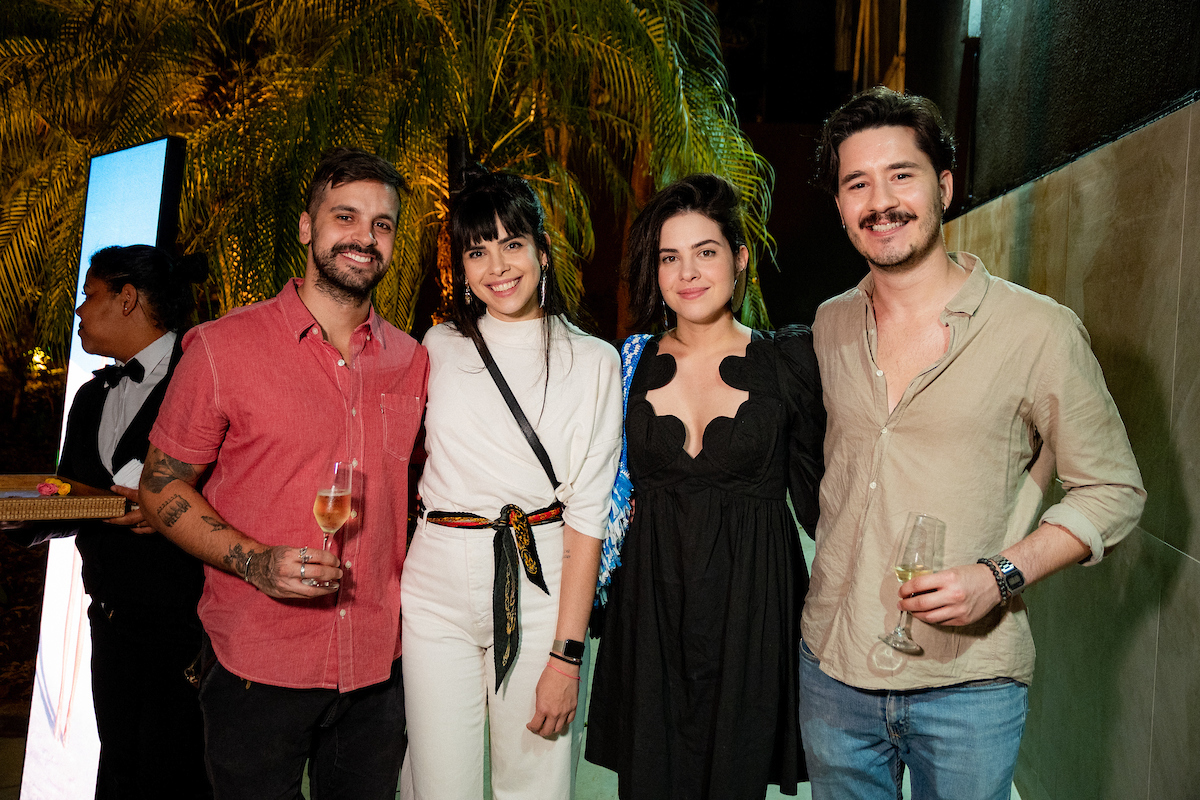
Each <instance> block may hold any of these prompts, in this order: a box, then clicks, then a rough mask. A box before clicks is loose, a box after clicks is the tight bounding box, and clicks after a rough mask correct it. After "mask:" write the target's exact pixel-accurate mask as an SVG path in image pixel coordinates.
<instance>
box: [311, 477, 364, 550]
mask: <svg viewBox="0 0 1200 800" xmlns="http://www.w3.org/2000/svg"><path fill="white" fill-rule="evenodd" d="M353 475H354V469H353V465H352V464H351V463H350V462H349V461H333V462H330V464H329V466H328V467H326V468H325V470H324V473H323V477H322V479H321V483H320V485H319V486H318V487H317V498H316V500H314V501H313V516H314V517H316V518H317V525H319V526H320V528H321V530H322V531H324V532H325V539H324V541H323V543H322V544H321V549H322V550H328V549H329V537H330V536H331V535H332V534H334V533H337V530H338V529H339V528H341V527H342V526H343V525H345V524H346V520H348V519H350V482H351V478H352V476H353Z"/></svg>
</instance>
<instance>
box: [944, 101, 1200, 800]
mask: <svg viewBox="0 0 1200 800" xmlns="http://www.w3.org/2000/svg"><path fill="white" fill-rule="evenodd" d="M946 236H947V245H948V247H949V248H950V249H951V250H959V249H961V250H967V251H969V252H972V253H975V254H976V255H978V256H979V257H980V258H982V259H983V262H984V264H985V265H986V266H987V268H988V269H989V270H990V271H991V272H992V273H993V274H996V275H999V276H1001V277H1005V278H1008V279H1010V280H1013V281H1015V282H1017V283H1021V284H1023V285H1025V286H1028V287H1029V288H1031V289H1034V290H1035V291H1038V292H1042V293H1045V294H1048V295H1050V296H1051V297H1054V298H1055V299H1056V300H1058V301H1059V302H1061V303H1065V304H1066V305H1068V306H1070V307H1071V308H1072V309H1074V310H1075V312H1076V313H1077V314H1078V315H1079V316H1080V318H1082V320H1083V322H1084V324H1085V325H1086V326H1087V329H1088V332H1089V333H1090V334H1091V338H1092V348H1093V350H1094V351H1095V353H1096V356H1097V358H1098V359H1099V361H1100V364H1101V366H1102V367H1103V368H1104V374H1105V377H1106V379H1107V381H1108V386H1109V389H1110V390H1111V391H1112V394H1113V397H1114V399H1115V400H1116V403H1117V406H1118V407H1119V408H1120V410H1121V415H1122V417H1123V419H1124V421H1125V425H1126V428H1127V429H1128V431H1129V436H1130V440H1131V441H1132V443H1133V449H1134V452H1135V453H1136V455H1137V459H1138V464H1139V465H1140V467H1141V470H1142V475H1143V477H1144V479H1145V483H1146V489H1147V491H1148V493H1149V498H1148V501H1147V504H1146V511H1145V514H1144V516H1143V518H1142V521H1141V524H1140V525H1139V527H1138V528H1137V529H1136V530H1135V531H1134V532H1133V533H1132V534H1130V536H1129V537H1128V538H1127V539H1126V540H1125V541H1124V542H1123V543H1122V544H1121V545H1120V546H1118V547H1117V548H1116V549H1115V551H1114V552H1113V553H1112V555H1111V556H1110V557H1109V558H1107V559H1105V560H1104V561H1103V562H1101V563H1100V564H1099V565H1097V566H1094V567H1088V568H1072V569H1070V570H1067V571H1066V572H1064V573H1061V574H1059V575H1057V576H1054V577H1052V578H1050V579H1048V580H1047V581H1045V582H1044V583H1042V584H1039V585H1038V586H1034V587H1032V588H1031V589H1030V590H1029V592H1028V598H1029V605H1030V609H1031V611H1030V619H1031V624H1032V626H1033V631H1034V637H1035V639H1036V641H1037V647H1038V662H1037V671H1036V673H1035V675H1036V677H1035V679H1034V683H1033V686H1032V687H1031V691H1030V695H1029V698H1030V710H1029V721H1028V726H1027V728H1026V732H1025V738H1024V741H1023V742H1022V745H1021V757H1020V761H1019V765H1018V769H1017V786H1018V789H1019V790H1020V792H1021V796H1022V798H1024V800H1132V799H1133V798H1148V800H1149V799H1152V800H1193V799H1194V798H1200V475H1198V474H1197V470H1196V465H1197V461H1198V460H1200V103H1193V104H1192V105H1190V106H1187V107H1185V108H1183V109H1181V110H1179V111H1177V112H1175V113H1173V114H1170V115H1169V116H1167V117H1164V118H1162V119H1160V120H1158V121H1156V122H1154V123H1152V124H1150V125H1147V126H1146V127H1144V128H1141V129H1140V130H1137V131H1135V132H1133V133H1131V134H1128V135H1127V136H1124V137H1123V138H1121V139H1118V140H1117V141H1115V142H1113V143H1111V144H1109V145H1106V146H1105V147H1102V148H1101V149H1099V150H1095V151H1093V152H1091V153H1088V154H1087V155H1085V156H1083V157H1081V158H1079V159H1078V160H1076V161H1073V162H1071V163H1070V164H1068V165H1067V166H1065V167H1063V168H1062V169H1059V170H1057V171H1055V172H1053V173H1050V174H1049V175H1046V176H1045V177H1042V178H1039V179H1037V180H1034V181H1032V182H1030V183H1027V184H1025V185H1023V186H1021V187H1019V188H1018V189H1015V190H1013V191H1011V192H1009V193H1008V194H1005V195H1003V196H1001V197H999V198H997V199H995V200H993V201H991V202H989V203H987V204H985V205H982V206H980V207H978V208H976V209H975V210H973V211H971V212H969V213H968V214H966V215H964V216H962V217H959V218H958V219H956V220H954V221H953V222H951V223H949V224H948V225H947V226H946Z"/></svg>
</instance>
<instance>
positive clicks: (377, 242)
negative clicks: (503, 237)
mask: <svg viewBox="0 0 1200 800" xmlns="http://www.w3.org/2000/svg"><path fill="white" fill-rule="evenodd" d="M402 186H403V182H402V179H401V177H400V175H399V174H398V173H397V172H396V170H395V169H394V168H393V167H392V166H391V165H390V164H388V163H387V162H386V161H383V160H382V159H379V158H377V157H375V156H371V155H368V154H366V153H363V152H361V151H356V150H336V151H333V152H332V153H330V154H329V155H328V156H326V158H325V159H324V160H323V161H322V162H321V164H320V165H319V166H318V167H317V171H316V174H315V176H314V178H313V182H312V185H311V187H310V189H309V193H308V203H307V209H306V211H305V212H304V213H303V214H301V215H300V241H301V243H303V244H305V245H307V246H308V260H307V266H306V269H305V276H304V278H303V279H302V280H301V279H293V280H292V281H290V282H289V283H288V284H287V285H286V286H284V288H283V291H281V292H280V293H279V295H278V296H276V297H275V298H274V299H272V300H267V301H265V302H262V303H257V304H255V305H252V306H249V307H246V308H242V309H237V310H235V311H233V312H231V313H229V314H228V315H226V316H225V317H224V318H222V319H220V320H217V321H215V322H211V323H208V324H205V325H201V326H199V327H197V328H196V329H194V330H193V331H191V332H190V333H189V334H188V335H187V336H186V337H185V339H184V355H183V358H182V360H181V361H180V363H179V366H178V368H177V369H176V372H175V380H174V382H173V383H172V385H171V389H170V391H169V392H168V393H167V396H166V399H165V400H164V402H163V406H162V411H161V413H160V415H159V417H158V421H157V423H156V424H155V426H154V430H153V431H152V433H151V435H150V441H151V444H152V446H151V448H150V453H149V455H148V457H147V459H146V467H145V470H144V472H143V474H142V483H141V503H142V507H143V509H144V510H145V514H146V517H147V519H149V520H150V521H151V523H152V524H153V525H154V526H155V528H157V529H158V530H159V531H160V532H162V533H163V535H165V536H167V537H168V538H170V539H171V540H173V541H174V542H176V543H177V544H178V545H179V546H180V547H182V548H183V549H184V550H186V551H188V552H189V553H191V554H193V555H195V556H197V557H199V558H201V559H202V560H204V561H205V562H206V564H207V566H206V568H205V586H204V594H203V597H202V598H201V600H200V605H199V612H200V619H201V621H202V622H203V624H204V629H205V632H206V633H207V635H208V639H209V640H210V642H211V646H206V648H205V653H204V654H203V656H202V659H201V661H202V663H201V667H202V669H203V671H204V672H203V678H202V681H201V685H200V699H201V705H202V707H203V709H204V717H205V740H206V741H205V744H206V758H207V761H208V768H209V774H210V775H211V776H212V779H213V783H214V789H215V792H216V796H217V797H220V798H225V797H244V798H261V797H281V796H285V795H288V794H294V793H295V792H298V790H299V786H300V780H301V775H302V773H303V768H304V764H305V761H306V760H307V759H309V758H310V757H311V759H312V760H311V764H310V768H309V773H310V780H311V782H312V784H313V785H314V788H315V790H316V791H317V792H318V793H319V794H321V795H324V794H326V793H331V794H336V793H338V792H341V793H342V795H343V796H353V797H356V798H372V797H379V798H388V800H391V798H393V797H394V795H395V789H396V783H397V777H398V773H399V769H400V764H401V761H402V760H403V755H404V746H405V739H404V698H403V688H402V684H401V679H400V660H399V657H400V569H401V565H402V564H403V562H404V551H405V530H406V519H407V515H408V496H409V491H408V472H409V470H408V467H409V459H410V456H411V453H412V449H413V444H414V441H415V438H416V433H417V430H418V427H419V425H420V420H421V412H422V409H423V408H424V403H425V381H426V377H427V374H428V357H427V355H426V353H425V350H424V348H423V347H421V346H420V345H419V344H417V343H416V342H415V341H414V340H413V339H412V338H411V337H409V336H408V335H407V334H405V333H403V332H402V331H400V330H398V329H397V328H395V327H393V326H392V325H390V324H388V323H387V322H385V321H384V320H383V319H381V318H380V317H379V316H378V315H377V314H376V313H375V311H374V310H373V308H372V307H371V301H370V294H371V290H372V288H374V286H375V285H376V284H377V283H378V282H379V281H380V279H382V278H383V276H384V274H385V273H386V272H387V269H388V265H389V263H390V261H391V256H392V248H393V244H394V241H395V235H396V225H397V220H398V215H399V209H400V194H399V192H400V189H401V188H402ZM332 461H346V462H350V463H351V464H352V465H353V484H352V492H351V501H352V502H351V508H352V510H351V516H350V519H349V520H348V521H347V522H346V524H345V525H344V526H343V527H342V528H341V530H339V531H338V532H337V533H336V534H334V535H333V536H332V537H331V540H330V543H329V549H328V550H325V549H322V537H323V534H322V532H321V530H320V529H319V528H318V527H317V524H316V522H315V520H314V519H313V513H312V508H313V498H314V495H315V493H316V490H317V488H318V486H319V485H320V483H321V480H322V479H323V477H325V476H324V473H325V471H326V470H328V468H329V465H330V463H331V462H332Z"/></svg>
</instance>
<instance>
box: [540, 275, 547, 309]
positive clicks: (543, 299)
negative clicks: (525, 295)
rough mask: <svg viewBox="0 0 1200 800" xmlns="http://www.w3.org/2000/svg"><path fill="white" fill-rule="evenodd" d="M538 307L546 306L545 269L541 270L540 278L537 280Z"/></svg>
mask: <svg viewBox="0 0 1200 800" xmlns="http://www.w3.org/2000/svg"><path fill="white" fill-rule="evenodd" d="M538 307H539V308H545V307H546V271H545V270H542V279H541V281H539V282H538Z"/></svg>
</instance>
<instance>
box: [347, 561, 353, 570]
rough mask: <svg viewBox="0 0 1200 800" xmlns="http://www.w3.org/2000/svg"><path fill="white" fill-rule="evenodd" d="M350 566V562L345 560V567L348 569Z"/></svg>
mask: <svg viewBox="0 0 1200 800" xmlns="http://www.w3.org/2000/svg"><path fill="white" fill-rule="evenodd" d="M351 566H352V565H351V563H350V562H349V561H347V562H346V569H350V567H351Z"/></svg>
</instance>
